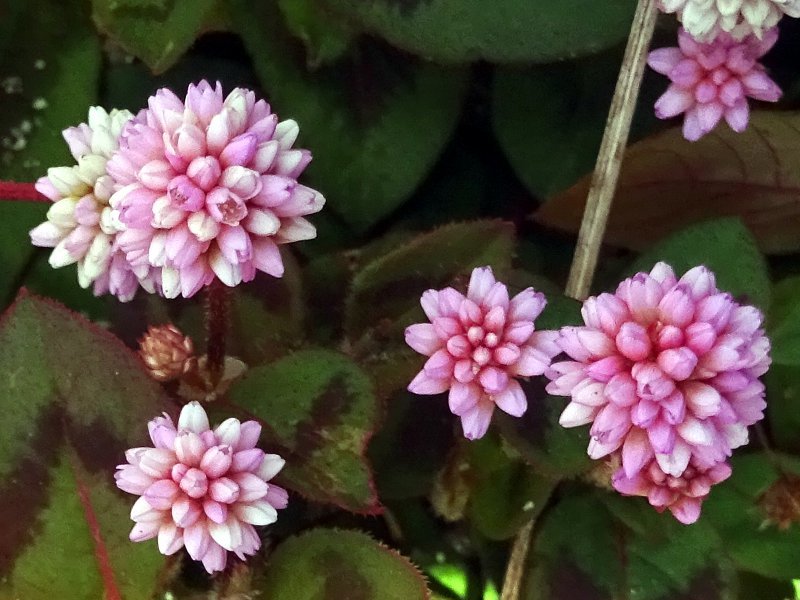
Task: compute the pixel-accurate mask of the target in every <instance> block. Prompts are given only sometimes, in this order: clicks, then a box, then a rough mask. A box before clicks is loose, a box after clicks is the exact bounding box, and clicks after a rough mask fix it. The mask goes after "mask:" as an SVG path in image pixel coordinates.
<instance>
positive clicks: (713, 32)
mask: <svg viewBox="0 0 800 600" xmlns="http://www.w3.org/2000/svg"><path fill="white" fill-rule="evenodd" d="M658 7H659V8H660V9H661V10H662V11H664V12H666V13H676V14H677V16H678V19H679V20H680V21H681V23H683V26H684V27H685V28H686V30H687V31H688V32H689V34H691V36H692V37H693V38H695V39H696V40H698V41H701V42H710V41H712V40H713V39H715V38H717V37H719V36H720V35H721V34H723V33H727V34H729V35H731V36H732V37H733V38H734V39H737V40H741V39H743V38H745V37H747V36H748V35H754V36H756V37H758V38H761V37H763V36H764V35H765V34H766V32H767V31H768V30H769V29H770V28H772V27H775V25H777V24H778V21H780V20H781V18H782V17H783V15H785V14H786V15H789V16H790V17H800V0H659V2H658Z"/></svg>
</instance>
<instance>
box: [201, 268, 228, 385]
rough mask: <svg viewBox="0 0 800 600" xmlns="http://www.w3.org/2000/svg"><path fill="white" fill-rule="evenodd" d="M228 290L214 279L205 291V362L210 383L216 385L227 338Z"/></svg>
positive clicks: (222, 364)
mask: <svg viewBox="0 0 800 600" xmlns="http://www.w3.org/2000/svg"><path fill="white" fill-rule="evenodd" d="M230 292H231V290H230V288H229V287H227V286H226V285H225V284H224V283H222V282H221V281H220V280H218V279H214V281H212V282H211V285H209V286H208V288H207V289H206V334H207V336H208V337H207V344H206V360H207V363H206V364H207V368H208V372H209V375H210V376H211V381H212V382H213V383H214V384H216V383H217V382H218V381H219V378H220V376H221V375H222V373H223V371H224V365H225V342H226V340H227V337H228V328H229V317H230V315H229V313H230V303H231V296H230Z"/></svg>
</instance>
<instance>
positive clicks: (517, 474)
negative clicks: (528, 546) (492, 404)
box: [468, 435, 556, 540]
mask: <svg viewBox="0 0 800 600" xmlns="http://www.w3.org/2000/svg"><path fill="white" fill-rule="evenodd" d="M468 461H469V464H470V465H471V467H472V474H471V477H472V478H474V479H473V484H472V493H471V494H470V499H469V509H468V515H469V519H470V522H471V523H472V524H473V525H474V526H475V527H476V528H477V529H478V531H480V532H481V533H482V534H483V535H485V536H486V537H488V538H489V539H493V540H504V539H508V538H510V537H512V536H513V535H514V534H516V533H517V531H519V529H520V527H522V526H523V525H524V524H525V523H527V522H528V521H530V520H531V519H535V518H536V517H537V516H538V515H539V513H540V512H541V511H542V509H543V508H544V507H545V504H546V503H547V500H548V498H549V497H550V494H551V493H552V492H553V489H554V488H555V486H556V480H554V479H550V478H547V477H543V476H541V475H539V474H537V473H534V472H532V471H531V469H530V467H529V466H528V465H527V464H525V463H524V462H522V461H521V460H519V459H518V458H514V457H510V456H508V453H507V452H506V451H505V450H504V449H503V448H502V447H501V445H500V443H499V440H498V439H496V437H495V436H492V435H489V436H486V437H484V438H482V439H481V440H477V441H476V442H473V443H471V444H470V445H469V447H468Z"/></svg>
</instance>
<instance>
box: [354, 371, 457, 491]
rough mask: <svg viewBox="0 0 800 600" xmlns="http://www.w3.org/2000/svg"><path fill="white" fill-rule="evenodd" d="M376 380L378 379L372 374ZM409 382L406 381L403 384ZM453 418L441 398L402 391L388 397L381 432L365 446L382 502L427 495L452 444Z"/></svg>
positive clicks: (377, 376) (376, 375)
mask: <svg viewBox="0 0 800 600" xmlns="http://www.w3.org/2000/svg"><path fill="white" fill-rule="evenodd" d="M369 372H370V373H373V376H374V377H375V378H376V380H379V379H380V376H379V375H378V374H376V373H374V372H373V371H372V370H370V371H369ZM408 381H409V379H406V381H405V383H406V384H407V383H408ZM453 426H454V420H453V415H452V414H451V413H450V410H449V408H448V406H447V401H446V400H444V398H440V397H435V398H428V397H422V396H416V395H414V394H410V393H408V392H406V391H402V392H400V393H398V394H395V395H393V396H391V397H390V398H389V400H388V402H387V414H386V417H385V419H384V421H383V423H382V424H381V428H380V429H379V430H378V431H377V433H376V434H375V437H374V438H373V439H372V440H371V441H370V444H369V458H370V462H372V464H373V465H375V482H376V483H377V485H378V491H379V493H380V497H381V499H383V500H396V499H397V500H399V499H404V498H411V497H415V496H423V495H427V494H428V492H429V491H430V488H431V484H432V483H433V479H434V477H435V476H436V473H437V472H438V471H439V469H441V468H442V466H443V465H444V462H445V460H446V459H447V452H448V449H449V447H450V445H451V444H452V442H453Z"/></svg>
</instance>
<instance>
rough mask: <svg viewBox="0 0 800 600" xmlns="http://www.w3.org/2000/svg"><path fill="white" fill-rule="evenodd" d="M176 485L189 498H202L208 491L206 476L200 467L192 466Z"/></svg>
mask: <svg viewBox="0 0 800 600" xmlns="http://www.w3.org/2000/svg"><path fill="white" fill-rule="evenodd" d="M178 485H180V488H181V489H182V490H183V491H184V492H186V495H187V496H189V497H190V498H195V499H197V498H202V497H203V496H205V495H206V492H207V491H208V477H207V476H206V474H205V473H203V471H201V470H200V469H197V468H194V467H192V468H191V469H189V470H187V471H186V473H185V474H184V476H183V478H182V479H181V481H180V483H179V484H178Z"/></svg>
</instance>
